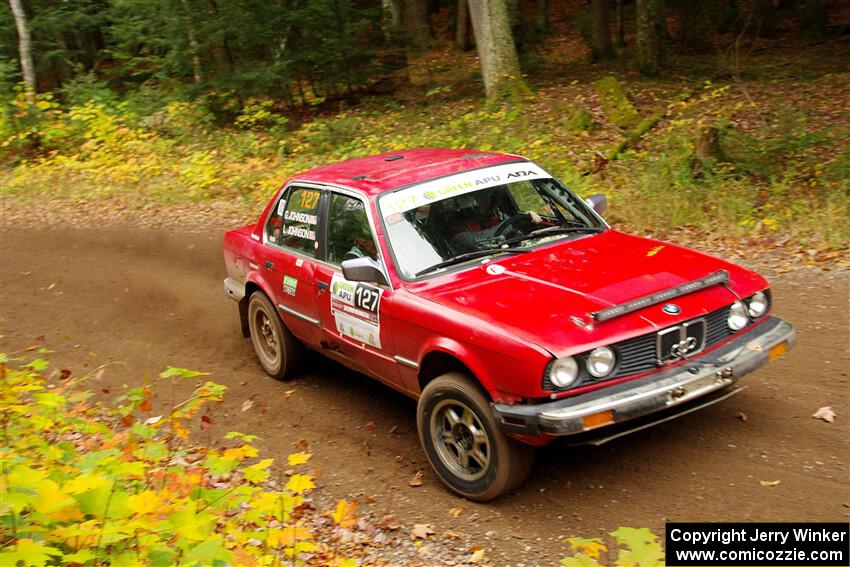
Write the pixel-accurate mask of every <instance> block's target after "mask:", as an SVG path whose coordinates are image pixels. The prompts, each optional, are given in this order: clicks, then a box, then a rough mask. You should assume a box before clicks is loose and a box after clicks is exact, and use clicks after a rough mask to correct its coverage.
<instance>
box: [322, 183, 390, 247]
mask: <svg viewBox="0 0 850 567" xmlns="http://www.w3.org/2000/svg"><path fill="white" fill-rule="evenodd" d="M363 256H369V257H370V258H372V259H373V260H377V259H378V254H377V247H376V246H375V241H374V239H373V238H372V231H371V230H370V229H369V219H368V217H367V216H366V210H365V209H364V205H363V201H361V200H360V199H355V198H353V197H348V196H346V195H341V194H339V193H332V194H331V207H330V215H329V217H328V262H331V263H334V264H341V263H342V261H343V260H351V259H353V258H361V257H363Z"/></svg>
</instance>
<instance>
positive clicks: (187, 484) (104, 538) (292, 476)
mask: <svg viewBox="0 0 850 567" xmlns="http://www.w3.org/2000/svg"><path fill="white" fill-rule="evenodd" d="M15 364H16V361H14V360H10V359H9V358H8V357H6V356H3V355H0V380H2V384H0V385H1V386H2V387H0V420H2V423H3V424H4V428H3V436H4V438H3V443H2V444H0V462H2V467H0V523H2V524H3V525H7V526H10V525H12V526H15V531H14V532H9V533H7V536H8V537H9V538H10V539H8V540H7V541H6V543H5V544H4V546H2V549H0V565H15V564H17V563H18V562H23V563H24V564H26V565H34V566H36V567H44V566H47V565H59V564H69V563H86V562H89V563H92V562H93V563H95V564H112V565H126V566H134V565H177V564H180V565H184V564H185V565H212V564H215V563H216V562H220V563H225V564H231V565H258V566H271V567H273V566H280V565H290V564H294V563H298V564H301V563H303V558H304V557H309V556H312V554H317V553H322V549H323V548H322V546H321V545H320V544H319V543H317V542H316V539H317V538H316V535H315V533H314V525H315V517H314V516H312V515H311V514H312V512H311V510H314V508H313V507H312V505H311V504H310V502H309V501H308V500H307V499H306V498H307V497H308V496H309V494H310V493H311V492H312V491H313V490H314V489H316V483H315V479H314V477H313V475H312V474H311V473H310V471H308V470H303V469H304V466H305V465H307V464H308V463H309V461H310V459H311V457H312V455H311V454H310V453H307V452H296V453H293V454H291V455H288V457H287V459H286V464H287V465H288V466H289V467H290V469H288V470H286V471H285V473H284V471H275V469H274V464H275V463H274V460H273V459H258V457H259V450H258V449H257V448H256V447H254V446H252V445H250V444H249V442H250V441H253V440H254V439H256V436H253V435H246V434H242V433H238V432H231V433H229V434H228V435H226V436H225V437H226V439H227V440H228V441H229V444H230V445H231V446H229V447H227V448H223V449H213V448H208V447H203V446H188V445H187V441H186V437H185V436H186V435H187V434H188V430H189V428H190V423H191V422H192V420H198V415H199V413H200V412H201V411H202V409H203V407H204V406H205V405H206V404H209V403H215V402H217V401H219V400H221V399H222V396H223V393H224V387H223V386H220V385H218V384H215V383H213V382H206V383H203V384H202V385H200V386H199V387H198V388H196V389H195V391H194V392H193V393H192V395H191V396H190V397H189V398H187V399H186V400H184V401H182V402H180V403H178V404H177V405H176V406H175V407H174V408H173V409H172V410H171V412H170V413H169V414H166V415H161V416H155V417H154V418H150V417H146V416H145V415H144V414H147V413H150V412H151V411H152V410H153V404H152V403H151V399H152V389H153V387H152V386H143V387H139V388H131V389H129V390H128V391H127V393H126V394H124V395H123V396H121V397H120V398H119V399H118V403H119V406H118V407H117V408H116V409H110V408H108V407H106V406H101V405H98V406H94V405H90V404H89V402H88V398H89V396H88V394H86V393H84V392H77V391H75V389H74V388H69V387H68V384H58V385H56V384H53V385H52V386H57V387H51V388H50V390H48V388H47V379H46V378H45V377H44V375H43V374H42V373H41V372H43V371H45V370H47V369H48V363H47V362H46V361H44V360H41V359H37V360H36V361H33V362H31V363H28V364H24V365H17V366H16V365H15ZM199 375H200V373H196V372H192V371H189V370H186V369H169V370H167V371H166V372H164V373H163V379H181V378H194V377H196V376H199ZM21 408H26V411H19V409H21ZM287 477H288V478H287ZM283 479H286V482H285V484H283V485H282V486H281V485H280V484H278V482H282V481H283ZM328 515H330V516H332V517H333V519H334V525H337V526H340V527H350V526H352V525H353V523H354V522H356V521H357V517H356V504H351V503H348V502H346V501H341V502H340V504H339V505H338V506H337V508H336V509H335V510H333V511H330V512H328ZM329 555H332V556H334V557H335V558H334V561H337V560H341V559H342V558H340V557H336V556H335V552H334V553H330V554H329Z"/></svg>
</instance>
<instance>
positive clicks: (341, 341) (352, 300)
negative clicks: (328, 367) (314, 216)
mask: <svg viewBox="0 0 850 567" xmlns="http://www.w3.org/2000/svg"><path fill="white" fill-rule="evenodd" d="M368 207H369V205H368V203H367V201H366V200H365V199H364V198H363V197H362V196H360V195H357V194H356V193H353V192H352V193H346V192H343V191H341V190H337V189H332V190H329V191H328V207H327V209H326V211H327V212H326V222H325V225H324V227H323V228H324V230H325V241H324V242H325V249H326V253H325V262H324V263H323V264H321V265H320V266H318V267H317V272H316V284H317V287H318V308H319V318H320V319H321V322H322V323H321V324H322V333H323V335H324V343H323V346H324V347H325V348H326V349H328V350H330V351H331V352H332V353H334V354H336V355H338V356H340V357H344V358H345V359H346V361H347V362H349V364H352V365H354V366H356V367H357V368H358V369H360V370H361V371H363V372H365V373H368V374H371V375H373V376H375V377H377V378H379V379H381V380H383V381H385V382H387V383H389V384H391V385H393V386H395V387H397V388H403V385H402V381H401V376H400V374H399V371H398V364H397V363H396V361H395V359H394V358H393V355H394V354H395V352H394V350H393V341H392V333H391V331H392V329H391V328H390V327H391V324H390V318H389V317H387V316H386V313H387V312H388V311H390V309H391V305H392V301H393V290H392V288H391V287H390V286H389V285H386V284H373V283H364V282H352V281H348V280H346V279H345V277H343V275H342V268H341V267H340V265H341V264H342V262H343V260H348V259H352V258H358V257H362V256H370V257H372V258H373V259H375V260H378V261H381V257H380V252H379V248H378V247H377V245H376V242H377V241H376V239H375V232H374V231H373V230H372V224H371V220H370V218H369V217H370V215H369V209H368Z"/></svg>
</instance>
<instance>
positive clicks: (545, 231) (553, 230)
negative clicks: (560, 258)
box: [503, 225, 605, 250]
mask: <svg viewBox="0 0 850 567" xmlns="http://www.w3.org/2000/svg"><path fill="white" fill-rule="evenodd" d="M603 230H605V229H604V228H603V227H601V226H565V225H560V226H547V227H546V228H538V229H537V230H532V231H531V232H529V233H528V234H525V235H523V236H517V237H516V238H511V239H508V240H505V241H504V242H503V244H516V243H517V242H524V241H526V240H531V239H533V238H542V237H544V236H550V235H553V234H571V233H576V232H583V233H587V234H596V233H599V232H602V231H603ZM512 250H513V249H512Z"/></svg>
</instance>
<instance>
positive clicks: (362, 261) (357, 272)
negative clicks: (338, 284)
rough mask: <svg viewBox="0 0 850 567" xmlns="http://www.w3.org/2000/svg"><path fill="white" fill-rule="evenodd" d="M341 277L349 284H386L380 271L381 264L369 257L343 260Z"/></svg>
mask: <svg viewBox="0 0 850 567" xmlns="http://www.w3.org/2000/svg"><path fill="white" fill-rule="evenodd" d="M342 275H343V277H344V278H345V279H347V280H348V281H350V282H366V283H376V284H386V283H387V279H386V278H385V277H384V272H382V271H381V263H380V262H378V261H377V260H373V259H372V258H370V257H369V256H363V257H362V258H353V259H351V260H343V262H342Z"/></svg>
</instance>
